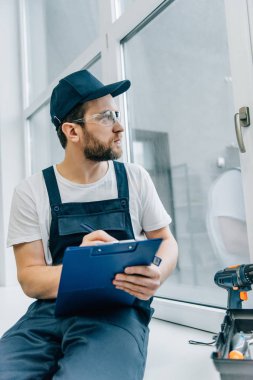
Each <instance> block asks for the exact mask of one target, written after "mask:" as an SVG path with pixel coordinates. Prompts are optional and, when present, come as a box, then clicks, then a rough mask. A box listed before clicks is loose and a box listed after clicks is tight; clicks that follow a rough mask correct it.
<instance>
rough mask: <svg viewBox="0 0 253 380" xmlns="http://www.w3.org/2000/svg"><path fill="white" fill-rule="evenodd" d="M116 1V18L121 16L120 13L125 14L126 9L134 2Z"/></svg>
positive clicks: (129, 0) (132, 0)
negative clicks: (117, 10)
mask: <svg viewBox="0 0 253 380" xmlns="http://www.w3.org/2000/svg"><path fill="white" fill-rule="evenodd" d="M116 1H118V9H119V15H118V16H121V15H122V13H124V12H125V10H126V8H128V7H129V6H130V5H132V4H133V3H134V2H135V1H136V0H116Z"/></svg>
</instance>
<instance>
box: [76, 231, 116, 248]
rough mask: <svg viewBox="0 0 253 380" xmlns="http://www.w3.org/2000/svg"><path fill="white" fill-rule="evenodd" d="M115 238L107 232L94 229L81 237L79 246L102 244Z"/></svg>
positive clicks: (113, 240)
mask: <svg viewBox="0 0 253 380" xmlns="http://www.w3.org/2000/svg"><path fill="white" fill-rule="evenodd" d="M115 241H117V239H115V238H114V237H113V236H111V235H109V234H108V233H107V232H105V231H103V230H96V231H93V232H91V233H89V234H87V235H85V236H84V237H83V241H82V243H81V246H85V245H94V244H102V243H111V242H115Z"/></svg>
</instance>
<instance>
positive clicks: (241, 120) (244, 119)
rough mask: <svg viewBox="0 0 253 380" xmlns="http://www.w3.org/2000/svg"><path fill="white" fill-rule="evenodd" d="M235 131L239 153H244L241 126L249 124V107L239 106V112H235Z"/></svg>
mask: <svg viewBox="0 0 253 380" xmlns="http://www.w3.org/2000/svg"><path fill="white" fill-rule="evenodd" d="M234 120H235V133H236V138H237V142H238V146H239V149H240V152H241V153H245V152H246V149H245V145H244V141H243V136H242V127H249V126H250V115H249V107H241V108H240V109H239V112H238V113H236V114H235V117H234Z"/></svg>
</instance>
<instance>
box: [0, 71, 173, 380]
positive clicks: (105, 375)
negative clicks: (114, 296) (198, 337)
mask: <svg viewBox="0 0 253 380" xmlns="http://www.w3.org/2000/svg"><path fill="white" fill-rule="evenodd" d="M129 87H130V82H129V81H128V80H124V81H121V82H117V83H113V84H109V85H103V84H102V83H101V82H100V81H99V80H98V79H97V78H95V77H94V76H93V75H92V74H91V73H89V72H88V71H87V70H81V71H78V72H75V73H73V74H70V75H68V76H67V77H65V78H63V79H62V80H60V82H59V84H58V85H57V86H56V87H55V88H54V90H53V93H52V97H51V104H50V106H51V109H50V113H51V118H52V122H53V124H54V125H55V127H56V131H57V134H58V137H59V139H60V142H61V144H62V146H63V148H64V149H65V157H64V160H63V161H62V162H61V163H59V164H57V165H54V166H52V167H50V168H47V169H45V170H43V171H42V172H40V173H37V174H34V175H33V176H31V177H30V178H28V179H26V180H24V181H23V182H22V183H21V184H20V185H19V186H17V188H16V189H15V192H14V196H13V202H12V209H11V216H10V225H9V234H8V245H9V246H13V247H14V252H15V258H16V263H17V273H18V280H19V282H20V284H21V286H22V288H23V291H24V292H25V294H27V295H28V296H29V297H32V298H35V299H37V300H36V301H35V302H34V303H32V304H31V306H30V307H29V308H28V311H27V312H26V314H25V315H24V316H23V317H22V318H21V319H20V320H19V321H18V322H17V323H16V324H15V325H14V326H13V327H12V328H11V329H9V330H8V331H7V332H6V333H5V334H4V335H3V337H2V339H1V340H0V379H3V380H36V379H55V380H56V379H62V380H70V379H71V380H81V379H85V380H119V379H120V380H141V379H143V375H144V368H145V362H146V355H147V343H148V323H149V321H150V318H151V315H152V308H151V307H150V303H151V300H152V296H153V295H154V293H155V292H156V290H157V289H158V288H159V286H160V285H161V283H162V282H163V281H164V280H165V279H166V278H167V277H168V276H169V274H170V273H171V272H172V270H173V269H174V268H175V265H176V260H177V244H176V242H175V239H174V238H173V236H172V234H171V232H170V230H169V227H168V225H169V223H170V222H171V219H170V217H169V215H168V214H167V212H166V211H165V209H164V207H163V206H162V204H161V201H160V199H159V197H158V195H157V193H156V190H155V188H154V185H153V183H152V181H151V179H150V177H149V175H148V173H147V172H146V171H145V170H144V169H143V168H142V167H140V166H137V165H134V164H128V163H126V164H123V163H120V162H118V161H115V160H117V159H118V158H119V157H120V156H121V154H122V148H121V139H122V133H123V131H124V129H123V127H122V125H121V123H120V119H119V111H118V108H117V106H116V103H115V102H114V99H113V98H114V97H115V96H117V95H120V94H122V93H123V92H125V91H127V90H128V88H129ZM36 143H37V144H39V143H40V142H39V141H37V142H36ZM49 143H50V141H49ZM80 221H81V222H80ZM85 225H88V226H90V227H91V228H92V229H93V230H94V232H89V231H86V230H85ZM143 238H148V239H151V238H162V239H163V242H162V244H161V246H160V248H159V250H158V252H157V255H158V256H159V257H160V258H161V259H162V262H161V265H160V266H159V267H158V266H156V265H154V264H152V265H151V266H136V267H129V268H127V269H126V270H125V272H124V273H119V274H117V275H116V276H115V278H114V280H113V284H114V285H115V287H116V288H118V289H121V290H123V291H125V292H128V293H130V294H131V295H134V296H135V297H136V301H135V303H134V306H133V307H123V306H122V307H119V308H116V309H114V310H112V309H111V310H110V309H108V310H106V311H104V312H103V313H101V311H100V312H99V313H98V312H95V311H94V312H92V311H91V312H89V313H87V314H86V315H85V314H82V315H77V316H72V317H62V318H56V317H55V314H54V311H55V299H56V296H57V291H58V286H59V281H60V276H61V270H62V258H63V253H64V250H65V248H66V247H67V246H78V245H92V244H98V243H101V242H111V241H115V240H126V239H137V240H139V239H143Z"/></svg>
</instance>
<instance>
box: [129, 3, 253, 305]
mask: <svg viewBox="0 0 253 380" xmlns="http://www.w3.org/2000/svg"><path fill="white" fill-rule="evenodd" d="M189 15H191V17H189ZM124 54H125V66H126V77H127V78H129V79H130V80H131V81H132V87H131V92H129V93H127V96H128V97H127V99H128V109H129V127H130V131H131V140H132V142H133V144H132V157H133V161H135V162H138V163H140V164H142V165H143V166H144V167H146V168H147V170H148V171H149V173H150V175H151V177H152V178H153V181H154V183H155V185H156V188H157V190H158V193H159V195H160V198H161V199H162V201H163V203H164V205H165V207H166V209H167V210H168V212H169V214H170V215H171V216H172V218H173V224H172V226H171V228H172V231H173V232H174V234H175V236H176V238H177V240H178V243H179V252H180V256H179V263H178V266H177V269H176V271H175V272H174V274H173V275H172V276H171V277H170V278H169V279H168V280H167V281H166V282H165V283H164V285H163V286H162V287H161V289H160V293H159V295H161V296H163V297H169V298H172V299H173V298H174V299H175V298H176V299H182V300H187V301H193V302H198V303H202V304H203V303H204V304H210V305H220V306H225V305H226V297H227V294H226V292H225V291H224V290H221V289H219V288H218V287H217V286H216V285H214V282H213V277H214V274H215V273H216V271H218V270H220V269H222V268H224V267H225V266H227V265H232V264H237V263H243V262H249V251H248V245H247V232H246V223H245V214H244V200H243V194H242V183H241V172H240V162H239V152H238V148H237V144H236V138H235V133H234V121H233V115H234V104H233V92H232V78H231V73H230V66H229V55H228V42H227V35H226V20H225V11H224V3H223V1H221V0H213V1H212V2H210V1H209V0H203V1H201V2H200V1H198V0H180V1H177V0H176V1H174V2H173V3H171V5H169V6H168V7H167V8H166V9H165V10H164V11H163V12H162V13H161V14H160V15H158V16H157V17H156V18H155V19H153V20H152V21H151V22H150V23H149V24H148V25H147V26H145V27H144V28H143V29H142V30H141V31H139V32H138V33H137V34H136V35H135V36H134V37H132V38H131V39H130V40H128V41H127V42H125V44H124Z"/></svg>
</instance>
